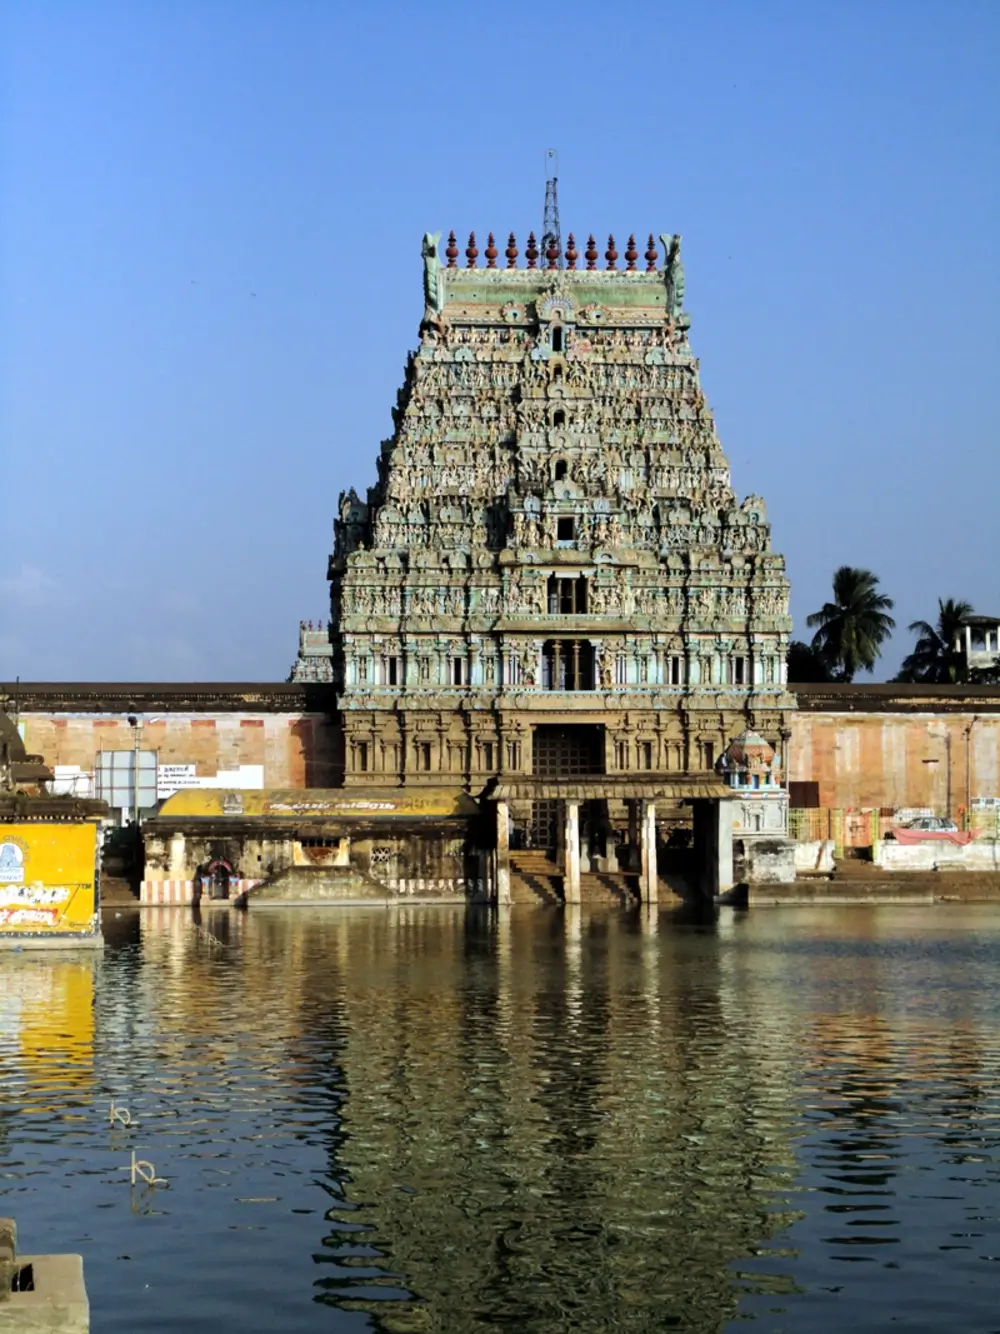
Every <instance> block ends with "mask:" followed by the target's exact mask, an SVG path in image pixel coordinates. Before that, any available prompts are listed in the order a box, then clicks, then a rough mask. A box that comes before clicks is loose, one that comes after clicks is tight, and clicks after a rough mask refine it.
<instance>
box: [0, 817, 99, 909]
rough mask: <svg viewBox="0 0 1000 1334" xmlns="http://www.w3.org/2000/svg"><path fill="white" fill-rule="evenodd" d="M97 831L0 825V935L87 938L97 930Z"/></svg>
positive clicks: (92, 827) (63, 826)
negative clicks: (21, 934) (81, 936)
mask: <svg viewBox="0 0 1000 1334" xmlns="http://www.w3.org/2000/svg"><path fill="white" fill-rule="evenodd" d="M96 862H97V825H96V824H94V823H79V824H66V823H60V822H57V821H53V822H51V823H48V822H39V823H37V824H36V823H33V822H25V823H23V824H4V825H0V932H4V933H8V934H10V933H14V934H16V933H24V934H28V935H39V934H49V933H52V934H60V933H74V932H75V933H89V932H93V931H94V930H96V924H97V916H96V914H97V876H96V869H95V868H96Z"/></svg>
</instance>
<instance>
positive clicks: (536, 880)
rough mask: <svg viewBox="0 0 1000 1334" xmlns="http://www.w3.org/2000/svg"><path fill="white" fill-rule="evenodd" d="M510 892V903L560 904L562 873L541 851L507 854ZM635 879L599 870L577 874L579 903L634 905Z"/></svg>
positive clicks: (635, 897) (562, 894)
mask: <svg viewBox="0 0 1000 1334" xmlns="http://www.w3.org/2000/svg"><path fill="white" fill-rule="evenodd" d="M510 869H511V876H510V893H511V901H512V902H513V903H563V902H564V901H565V900H564V893H563V871H562V868H561V867H560V866H559V865H557V863H556V862H554V861H553V860H552V859H551V857H549V856H548V854H547V853H545V852H542V851H531V850H527V851H523V852H512V853H511V854H510ZM637 899H638V876H635V875H626V874H622V873H619V874H617V875H612V874H611V873H609V872H603V871H583V872H581V875H580V902H581V903H604V904H609V903H615V902H617V903H619V904H623V905H624V904H629V903H635V902H636V901H637Z"/></svg>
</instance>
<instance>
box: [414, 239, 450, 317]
mask: <svg viewBox="0 0 1000 1334" xmlns="http://www.w3.org/2000/svg"><path fill="white" fill-rule="evenodd" d="M440 240H441V233H440V232H424V239H423V244H422V245H421V247H420V254H421V257H422V258H423V261H424V305H425V306H426V307H427V309H428V310H429V311H433V312H434V313H435V314H437V312H438V311H439V310H440V309H441V307H442V305H443V304H444V302H443V301H442V299H441V283H440V279H439V274H440V272H441V261H440V259H439V258H438V243H439V242H440Z"/></svg>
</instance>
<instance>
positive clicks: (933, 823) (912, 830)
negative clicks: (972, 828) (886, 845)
mask: <svg viewBox="0 0 1000 1334" xmlns="http://www.w3.org/2000/svg"><path fill="white" fill-rule="evenodd" d="M885 836H886V838H894V839H895V840H896V842H897V843H924V842H927V841H930V840H933V839H947V840H948V841H949V842H950V843H969V842H971V840H972V835H971V833H963V832H962V830H960V829H959V827H958V825H957V824H956V823H955V821H954V820H949V819H947V817H945V816H942V815H922V816H920V818H919V819H917V820H908V821H907V822H906V824H900V825H896V826H895V827H894V828H893V829H887V830H886V833H885Z"/></svg>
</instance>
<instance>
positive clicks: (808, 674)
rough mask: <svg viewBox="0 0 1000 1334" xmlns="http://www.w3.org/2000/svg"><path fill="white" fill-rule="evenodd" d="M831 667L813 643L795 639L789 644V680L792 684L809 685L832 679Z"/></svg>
mask: <svg viewBox="0 0 1000 1334" xmlns="http://www.w3.org/2000/svg"><path fill="white" fill-rule="evenodd" d="M832 679H833V678H832V676H831V674H830V669H829V667H828V666H827V665H826V663H825V662H824V661H823V658H822V656H821V655H820V654H819V653H817V651H816V650H815V649H814V648H813V646H812V645H811V644H803V642H802V640H801V639H793V640H792V642H791V643H790V644H789V645H788V680H789V683H790V684H792V685H809V684H812V683H815V682H818V681H830V680H832Z"/></svg>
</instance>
